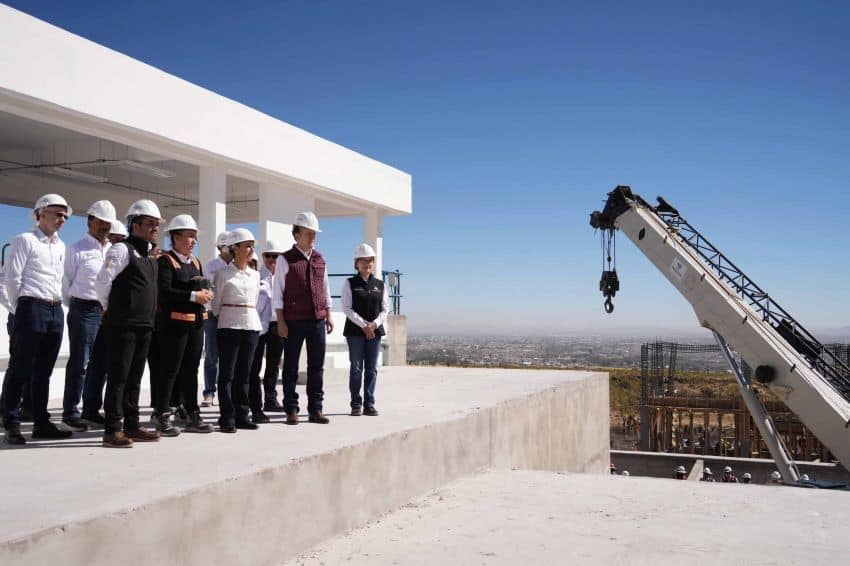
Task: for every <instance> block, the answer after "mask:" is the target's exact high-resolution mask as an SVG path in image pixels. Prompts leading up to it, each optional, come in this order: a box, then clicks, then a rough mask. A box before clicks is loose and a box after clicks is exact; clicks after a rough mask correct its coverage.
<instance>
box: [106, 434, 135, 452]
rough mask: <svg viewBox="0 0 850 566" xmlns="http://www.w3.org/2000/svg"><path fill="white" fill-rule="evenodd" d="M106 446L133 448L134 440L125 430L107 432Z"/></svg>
mask: <svg viewBox="0 0 850 566" xmlns="http://www.w3.org/2000/svg"><path fill="white" fill-rule="evenodd" d="M103 447H104V448H132V447H133V441H132V440H130V439H129V438H127V435H125V434H124V433H123V432H120V431H119V432H107V433H104V435H103Z"/></svg>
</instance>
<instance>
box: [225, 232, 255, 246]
mask: <svg viewBox="0 0 850 566" xmlns="http://www.w3.org/2000/svg"><path fill="white" fill-rule="evenodd" d="M254 240H255V238H254V234H252V233H251V231H250V230H248V229H247V228H237V229H235V230H233V231H232V232H230V240H229V241H228V242H227V243H228V245H231V246H235V245H236V244H240V243H242V242H253V241H254Z"/></svg>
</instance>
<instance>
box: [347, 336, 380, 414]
mask: <svg viewBox="0 0 850 566" xmlns="http://www.w3.org/2000/svg"><path fill="white" fill-rule="evenodd" d="M345 340H346V341H347V342H348V361H349V362H351V370H350V371H349V373H348V390H349V391H350V392H351V408H352V409H353V408H355V407H362V406H363V404H364V402H365V405H366V406H367V407H374V406H375V382H376V381H377V378H378V353H379V352H380V351H381V337H380V336H375V337H374V338H373V339H372V340H366V336H363V335H361V336H346V337H345ZM364 366H365V370H366V373H365V377H366V382H365V384H363V397H365V399H364V398H361V397H360V384H361V383H363V377H364V373H363V370H364Z"/></svg>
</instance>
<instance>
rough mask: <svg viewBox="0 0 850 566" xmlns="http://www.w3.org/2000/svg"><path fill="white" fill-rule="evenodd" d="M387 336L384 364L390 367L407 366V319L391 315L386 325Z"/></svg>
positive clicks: (401, 315)
mask: <svg viewBox="0 0 850 566" xmlns="http://www.w3.org/2000/svg"><path fill="white" fill-rule="evenodd" d="M384 330H386V331H387V335H386V337H385V338H384V347H383V348H382V349H383V350H384V355H385V358H384V360H385V361H384V364H385V365H388V366H403V365H407V317H406V316H405V315H403V314H391V315H389V316H388V317H387V322H386V324H384Z"/></svg>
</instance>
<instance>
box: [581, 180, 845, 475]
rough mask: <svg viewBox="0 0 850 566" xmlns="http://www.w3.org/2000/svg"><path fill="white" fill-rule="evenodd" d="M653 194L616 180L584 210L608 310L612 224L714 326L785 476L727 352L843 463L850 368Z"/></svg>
mask: <svg viewBox="0 0 850 566" xmlns="http://www.w3.org/2000/svg"><path fill="white" fill-rule="evenodd" d="M657 200H658V204H657V205H656V206H652V205H651V204H649V203H647V202H646V201H645V200H644V199H642V198H641V197H640V196H638V195H635V194H633V193H632V191H631V189H630V188H629V187H627V186H623V185H620V186H617V187H616V188H615V189H614V190H613V191H611V192H610V193H608V200H607V201H606V203H605V207H604V209H603V210H602V211H601V212H600V211H596V212H593V213H592V214H591V215H590V225H591V226H592V227H594V228H597V229H599V230H601V231H602V249H603V271H602V278H601V279H600V282H599V289H600V291H602V294H603V296H604V297H605V302H604V308H605V312H607V313H609V314H610V313H611V312H613V311H614V304H613V301H612V299H613V298H614V296H615V295H616V293H617V291H618V290H619V288H620V281H619V277H618V275H617V269H616V241H615V237H616V232H617V231H618V230H619V231H621V232H622V233H624V234H625V235H626V236H627V237H628V238H629V239H630V240H631V241H632V242H634V244H635V245H636V246H637V247H638V249H639V250H640V251H641V252H643V254H644V255H645V256H646V257H647V258H649V260H650V261H651V262H652V263H653V264H654V265H655V267H657V268H658V270H659V271H661V273H662V274H664V276H665V277H666V278H667V280H668V281H670V283H671V284H672V285H673V286H674V287H675V288H676V289H677V290H678V291H679V293H681V294H682V296H683V297H684V298H685V299H686V300H687V301H688V302H689V303H690V304H691V306H692V307H693V309H694V312H695V313H696V316H697V319H698V320H699V323H700V324H701V325H702V326H703V327H705V328H707V329H709V330H711V331H712V332H713V333H714V336H715V339H716V340H717V343H718V344H719V345H720V350H721V352H722V353H723V355H724V357H725V358H726V361H727V362H728V363H729V366H730V368H731V369H732V372H733V374H734V375H735V378H736V380H737V382H738V385H739V388H740V390H741V394H742V397H743V399H744V402H745V403H746V405H747V408H748V409H749V411H750V413H751V414H752V416H753V420H754V421H755V423H756V426H757V427H758V428H759V432H761V435H762V437H763V438H764V440H765V443H766V444H767V446H768V449H769V450H770V453H771V456H773V459H774V461H775V462H776V465H777V467H778V468H779V472H780V473H781V474H782V478H783V481H784V482H785V483H791V484H793V483H797V482H799V480H800V473H799V471H798V470H797V467H796V466H795V465H794V462H793V460H792V459H791V457H790V454H789V452H788V450H787V449H786V447H785V446H784V444H783V442H782V438H781V436H780V435H779V434H778V433H777V431H776V427H775V426H774V424H773V422H772V420H771V419H770V417H769V415H768V414H767V411H766V410H765V409H764V406H763V405H762V403H761V401H760V400H759V398H758V396H757V395H756V393H755V391H754V390H753V388H752V384H751V382H750V380H749V378H747V377H745V375H744V373H743V372H742V371H741V368H740V367H739V366H738V363H737V362H736V360H735V357H734V355H733V354H732V351H731V349H734V350H735V351H736V352H737V353H738V354H739V355H740V356H741V358H743V359H744V360H745V361H746V362H747V364H748V365H749V366H750V367H751V368H755V369H754V370H753V377H754V378H755V379H756V380H757V381H758V382H760V383H763V384H766V385H767V387H768V388H769V389H770V390H771V391H772V392H773V393H774V394H776V395H777V396H778V397H779V398H780V399H782V400H783V401H784V402H785V404H786V405H787V406H788V407H789V408H790V409H791V410H792V411H794V413H796V414H797V416H798V417H799V418H800V420H801V421H802V422H803V423H804V424H805V425H806V427H808V429H809V430H811V431H812V432H813V433H814V434H815V436H817V437H818V439H820V440H821V442H823V443H824V444H825V445H826V446H827V448H829V450H830V451H831V452H832V454H834V455H835V457H836V458H838V460H839V462H841V464H843V465H844V467H845V468H847V469H850V368H848V366H847V364H846V363H845V362H844V361H843V360H842V359H841V358H840V357H839V356H837V355H836V354H835V353H834V352H833V351H832V350H830V349H828V348H825V347H824V346H823V345H822V344H821V343H820V342H818V340H817V339H816V338H815V337H814V336H813V335H812V334H811V333H810V332H808V331H807V330H806V329H805V328H804V327H803V326H802V325H801V324H800V323H799V322H797V321H796V320H795V319H794V318H793V317H792V316H791V315H790V314H789V313H788V311H786V310H785V309H783V308H782V307H781V306H779V304H777V303H776V301H775V300H774V299H773V298H772V297H771V296H770V295H768V294H767V293H766V292H765V291H763V290H762V288H761V287H759V286H758V285H756V283H755V282H754V281H753V280H752V279H750V278H749V277H748V276H747V275H746V274H745V273H744V272H743V271H741V270H740V269H739V268H738V267H737V266H736V265H735V264H734V263H733V262H732V261H730V260H729V259H728V258H727V257H726V256H725V255H724V254H723V253H721V252H720V250H718V249H717V248H716V247H715V246H714V245H713V244H711V242H709V241H708V239H707V238H706V237H705V236H704V235H703V234H701V233H700V232H699V231H698V230H697V229H696V228H694V227H693V226H692V225H691V224H690V223H688V222H687V221H686V220H685V219H684V218H682V216H681V215H680V214H679V211H678V210H676V209H675V208H674V207H672V206H671V205H670V204H669V203H668V202H667V201H665V200H664V199H663V198H661V197H658V199H657ZM730 346H731V348H730Z"/></svg>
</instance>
